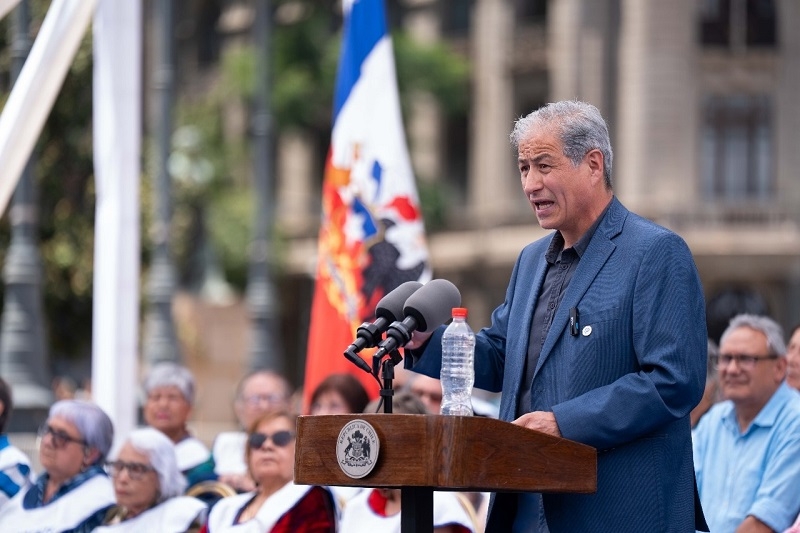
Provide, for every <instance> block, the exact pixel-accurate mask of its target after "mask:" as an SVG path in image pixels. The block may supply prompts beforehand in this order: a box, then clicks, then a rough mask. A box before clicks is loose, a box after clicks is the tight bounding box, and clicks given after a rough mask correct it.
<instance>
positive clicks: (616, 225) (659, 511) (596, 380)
mask: <svg viewBox="0 0 800 533" xmlns="http://www.w3.org/2000/svg"><path fill="white" fill-rule="evenodd" d="M511 140H512V143H513V144H514V146H515V148H516V149H517V152H518V163H519V172H520V178H521V180H522V189H523V191H524V193H525V196H526V197H527V199H528V201H529V202H530V204H531V207H532V208H533V210H534V212H535V213H536V218H537V219H538V221H539V224H540V225H541V226H542V228H544V229H551V230H555V231H554V233H552V234H551V235H549V236H547V237H545V238H543V239H541V240H539V241H536V242H534V243H532V244H530V245H528V246H526V247H525V248H524V249H523V250H522V253H521V254H520V255H519V258H518V259H517V262H516V265H515V266H514V270H513V273H512V274H511V281H510V282H509V285H508V290H507V292H506V298H505V301H504V302H503V303H502V304H501V305H500V306H499V307H498V308H497V309H495V311H494V312H493V314H492V324H491V326H490V327H488V328H484V329H483V330H481V331H480V332H479V333H478V334H477V336H476V347H475V385H476V386H477V387H480V388H483V389H487V390H490V391H502V392H503V395H502V400H501V404H500V418H502V419H503V420H507V421H513V422H514V423H515V424H519V425H521V426H525V427H528V428H532V429H536V430H539V431H542V432H544V433H548V434H550V435H554V436H559V437H564V438H567V439H571V440H574V441H577V442H581V443H584V444H588V445H589V446H593V447H594V448H596V449H597V492H596V493H595V494H544V495H542V496H540V495H539V494H527V493H523V494H512V493H508V494H504V493H500V494H497V495H496V496H495V497H494V498H493V501H492V506H491V508H490V512H489V518H488V522H487V532H507V531H514V532H523V531H524V532H529V531H547V530H548V529H549V531H551V532H553V533H560V532H565V533H574V532H577V531H592V532H603V531H608V532H613V533H620V532H631V533H641V532H644V531H647V532H655V531H658V532H662V533H663V532H668V531H669V532H672V531H674V532H689V531H695V526H696V521H695V519H696V518H697V525H704V523H703V519H702V511H701V510H699V507H698V509H697V511H696V510H695V489H694V470H693V464H692V443H691V436H690V424H689V412H690V411H691V409H692V408H693V407H694V406H695V405H696V404H697V403H698V402H699V400H700V398H701V396H702V393H703V386H704V383H705V374H706V326H705V306H704V301H703V291H702V288H701V286H700V280H699V277H698V274H697V269H696V267H695V265H694V262H693V260H692V255H691V253H690V251H689V249H688V247H687V246H686V243H684V241H683V240H682V239H681V238H680V237H678V236H677V235H675V234H674V233H672V232H670V231H669V230H667V229H665V228H662V227H660V226H657V225H656V224H654V223H652V222H650V221H648V220H645V219H644V218H642V217H639V216H637V215H635V214H633V213H631V212H630V211H628V210H627V209H626V208H625V207H624V206H623V205H622V204H621V203H620V202H619V200H617V199H616V197H615V196H614V193H613V190H612V186H611V163H612V150H611V144H610V140H609V136H608V129H607V127H606V124H605V121H604V120H603V118H602V116H601V115H600V112H599V111H598V110H597V109H596V108H595V107H594V106H592V105H590V104H586V103H583V102H577V101H564V102H557V103H553V104H548V105H546V106H544V107H542V108H541V109H539V110H537V111H535V112H533V113H531V114H530V115H528V116H526V117H523V118H520V119H519V120H518V121H517V122H516V125H515V127H514V131H513V132H512V133H511ZM442 332H443V327H440V328H439V329H438V330H436V331H435V332H434V333H433V334H432V335H431V334H430V333H427V334H421V333H415V337H414V338H413V339H412V341H411V343H409V344H408V345H407V347H408V348H411V350H409V353H410V354H411V355H412V359H413V360H414V361H415V363H414V370H415V371H417V372H421V373H423V374H428V375H430V376H433V377H438V376H439V369H440V368H441V336H442ZM696 515H697V516H696Z"/></svg>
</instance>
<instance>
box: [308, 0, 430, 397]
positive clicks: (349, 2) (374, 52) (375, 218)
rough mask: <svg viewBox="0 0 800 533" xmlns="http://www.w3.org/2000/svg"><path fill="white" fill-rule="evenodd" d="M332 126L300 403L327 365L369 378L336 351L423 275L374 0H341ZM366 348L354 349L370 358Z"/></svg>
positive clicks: (417, 220) (379, 9)
mask: <svg viewBox="0 0 800 533" xmlns="http://www.w3.org/2000/svg"><path fill="white" fill-rule="evenodd" d="M343 8H344V36H343V42H342V51H341V57H340V60H339V70H338V73H337V78H336V94H335V95H334V112H333V113H334V114H333V132H332V134H331V146H330V150H329V152H328V160H327V162H326V166H325V179H324V182H323V187H322V223H321V227H320V232H319V263H318V266H317V280H316V287H315V290H314V302H313V305H312V308H311V323H310V326H309V335H308V351H307V355H306V374H305V384H304V389H303V390H304V404H305V406H306V408H308V403H309V399H310V397H311V394H312V393H313V391H314V388H315V387H316V386H317V385H318V384H319V383H320V382H321V381H322V380H323V379H325V378H326V377H327V376H328V375H330V374H332V373H337V372H348V373H352V374H354V375H355V376H356V377H358V378H359V379H360V380H361V382H362V383H363V384H364V386H365V387H366V388H367V391H368V392H369V393H370V396H371V397H375V396H376V395H377V391H378V389H379V386H378V383H377V381H376V380H375V379H374V378H373V377H372V376H370V375H369V374H367V373H366V372H364V371H363V370H360V369H358V368H357V367H356V366H355V365H353V364H352V363H350V362H349V361H347V359H345V358H344V356H343V355H342V353H343V352H344V350H345V349H346V348H347V347H348V346H349V345H350V343H351V342H353V339H354V338H355V334H356V329H357V328H358V326H359V325H360V324H361V323H362V322H366V321H372V320H374V313H375V305H376V304H377V303H378V301H379V300H380V299H381V298H382V297H383V296H384V295H386V294H387V293H389V292H391V291H392V290H393V289H395V288H396V287H397V286H399V285H400V284H402V283H404V282H406V281H412V280H418V281H420V282H423V283H424V282H426V281H428V280H429V279H430V277H431V272H430V265H429V257H428V248H427V245H426V243H425V228H424V224H423V221H422V215H421V213H420V207H419V198H418V196H417V191H416V185H415V183H414V174H413V171H412V169H411V161H410V159H409V156H408V148H407V147H406V141H405V133H404V131H403V123H402V118H401V115H400V100H399V97H398V93H397V80H396V77H395V67H394V55H393V52H392V41H391V38H390V36H389V34H388V32H387V30H386V15H385V12H384V7H383V0H344V6H343ZM373 352H374V350H364V352H362V354H361V355H362V356H363V357H364V358H365V360H367V362H370V363H371V356H372V353H373Z"/></svg>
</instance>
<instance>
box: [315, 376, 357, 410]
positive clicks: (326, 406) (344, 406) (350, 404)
mask: <svg viewBox="0 0 800 533" xmlns="http://www.w3.org/2000/svg"><path fill="white" fill-rule="evenodd" d="M368 403H369V396H368V395H367V391H366V389H365V388H364V385H362V384H361V382H360V381H358V379H356V378H355V377H354V376H353V375H351V374H331V375H330V376H328V377H327V378H325V379H324V380H322V382H321V383H320V384H319V385H317V388H316V389H314V392H313V394H311V410H310V414H312V415H344V414H348V413H361V412H363V411H364V408H365V407H366V406H367V404H368Z"/></svg>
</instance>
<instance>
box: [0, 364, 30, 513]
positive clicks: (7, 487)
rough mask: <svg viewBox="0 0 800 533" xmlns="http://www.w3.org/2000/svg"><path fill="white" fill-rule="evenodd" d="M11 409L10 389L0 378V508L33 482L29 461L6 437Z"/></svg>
mask: <svg viewBox="0 0 800 533" xmlns="http://www.w3.org/2000/svg"><path fill="white" fill-rule="evenodd" d="M13 407H14V406H13V402H12V399H11V388H10V387H9V386H8V383H6V382H5V381H4V380H3V378H0V507H2V506H3V505H5V503H6V502H7V501H8V500H10V499H11V498H13V497H14V496H15V495H16V494H17V493H18V492H19V491H20V490H25V489H27V488H28V487H30V485H31V483H32V482H33V472H32V470H31V462H30V459H28V456H27V455H25V454H24V453H22V451H21V450H20V449H19V448H17V447H16V446H12V445H11V444H10V443H9V442H8V435H6V425H7V424H8V419H9V418H10V417H11V410H12V409H13Z"/></svg>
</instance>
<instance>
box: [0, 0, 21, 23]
mask: <svg viewBox="0 0 800 533" xmlns="http://www.w3.org/2000/svg"><path fill="white" fill-rule="evenodd" d="M17 4H19V0H0V19H2V18H3V17H5V16H6V15H8V12H9V11H11V10H12V9H14V8H15V7H16V5H17Z"/></svg>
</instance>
